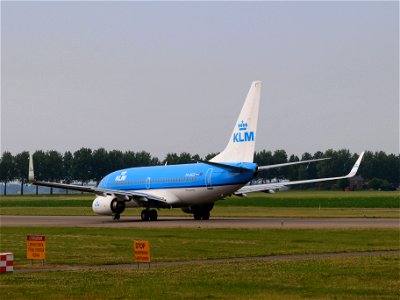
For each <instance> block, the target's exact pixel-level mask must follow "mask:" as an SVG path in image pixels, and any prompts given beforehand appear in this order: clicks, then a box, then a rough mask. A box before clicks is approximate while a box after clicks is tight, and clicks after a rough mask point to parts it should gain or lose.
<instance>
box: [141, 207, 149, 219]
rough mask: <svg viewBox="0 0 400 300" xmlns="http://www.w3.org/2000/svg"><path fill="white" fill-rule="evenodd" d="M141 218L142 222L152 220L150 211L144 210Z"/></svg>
mask: <svg viewBox="0 0 400 300" xmlns="http://www.w3.org/2000/svg"><path fill="white" fill-rule="evenodd" d="M140 217H141V218H142V221H149V220H150V215H149V210H148V209H144V210H142V213H141V214H140Z"/></svg>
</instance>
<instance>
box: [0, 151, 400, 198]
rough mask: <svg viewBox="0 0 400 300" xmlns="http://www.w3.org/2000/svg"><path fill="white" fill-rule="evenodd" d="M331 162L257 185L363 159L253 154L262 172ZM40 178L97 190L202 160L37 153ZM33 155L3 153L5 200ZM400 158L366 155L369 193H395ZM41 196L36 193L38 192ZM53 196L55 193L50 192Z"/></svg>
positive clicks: (332, 170) (263, 175) (322, 173)
mask: <svg viewBox="0 0 400 300" xmlns="http://www.w3.org/2000/svg"><path fill="white" fill-rule="evenodd" d="M216 154H217V153H210V154H208V155H206V156H205V157H204V160H209V159H211V158H212V157H214V156H215V155H216ZM324 157H330V158H331V159H330V160H324V161H321V162H317V163H309V164H299V165H294V166H289V167H283V168H278V169H271V170H268V171H263V172H259V174H258V175H257V178H256V179H255V180H256V181H261V182H270V181H272V180H291V181H293V180H301V179H312V178H321V177H331V176H339V175H344V174H345V173H346V172H348V171H349V170H350V169H351V167H352V166H353V164H354V162H355V160H356V159H357V157H358V154H356V153H350V151H349V150H347V149H341V150H333V149H329V150H326V151H325V152H321V151H317V152H315V153H314V154H311V153H308V152H306V153H304V154H303V155H301V157H298V156H296V155H293V154H292V155H290V156H288V154H287V153H286V151H285V150H276V151H274V152H271V151H266V150H262V151H260V152H256V153H255V154H254V162H255V163H257V164H258V165H260V166H263V165H273V164H280V163H286V162H295V161H299V160H310V159H318V158H324ZM33 160H34V164H35V166H34V168H35V178H36V180H41V181H55V182H63V183H78V182H79V183H80V184H82V185H84V184H86V183H88V182H91V181H94V182H96V183H97V184H98V183H99V181H100V180H101V179H102V178H103V177H104V176H105V175H107V174H108V173H110V172H112V171H115V170H119V169H124V168H130V167H140V166H155V165H165V164H169V165H173V164H183V163H190V162H196V161H201V160H202V158H201V157H200V156H199V155H198V154H195V155H192V154H190V153H187V152H183V153H180V154H177V153H168V154H167V155H166V157H165V158H164V160H160V159H158V158H157V157H153V156H152V155H151V154H150V153H148V152H146V151H139V152H134V151H125V152H122V151H119V150H112V151H107V150H106V149H104V148H100V149H96V150H92V149H89V148H81V149H79V150H77V151H75V152H74V153H72V152H70V151H67V152H65V153H64V154H61V153H60V152H58V151H55V150H51V151H46V152H45V151H41V150H39V151H36V152H34V153H33ZM28 169H29V153H28V152H26V151H24V152H21V153H18V154H16V155H12V154H11V153H10V152H8V151H6V152H3V154H2V156H1V158H0V182H2V183H4V195H6V194H7V183H9V182H13V181H19V182H20V184H21V190H20V194H23V193H24V184H26V183H27V181H28ZM399 170H400V155H395V154H386V153H385V152H383V151H379V152H371V151H367V152H366V153H365V155H364V159H363V161H362V163H361V167H360V169H359V172H358V175H360V176H362V177H363V178H364V180H365V182H366V188H368V189H383V190H394V189H396V188H397V187H398V186H399V182H400V172H399ZM348 185H349V182H348V180H342V181H338V182H333V183H332V182H327V183H319V184H313V185H307V186H299V187H297V188H300V189H301V188H319V189H331V188H335V189H343V188H345V187H347V186H348ZM36 192H37V190H36ZM51 193H52V190H51Z"/></svg>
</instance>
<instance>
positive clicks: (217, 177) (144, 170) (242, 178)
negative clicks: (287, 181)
mask: <svg viewBox="0 0 400 300" xmlns="http://www.w3.org/2000/svg"><path fill="white" fill-rule="evenodd" d="M227 165H230V166H234V167H240V168H242V169H241V171H238V170H232V169H229V168H225V167H220V166H215V165H210V164H206V163H194V164H183V165H170V166H153V167H140V168H129V169H123V170H119V171H115V172H112V173H110V174H108V175H107V176H106V177H104V178H103V179H102V180H101V182H100V184H99V186H98V187H99V188H104V189H113V190H124V191H133V190H155V189H157V190H158V189H179V188H199V187H207V188H212V187H217V186H229V185H245V184H246V183H247V182H249V181H250V180H251V179H252V178H253V177H254V174H255V171H256V169H257V165H256V164H254V163H230V164H227Z"/></svg>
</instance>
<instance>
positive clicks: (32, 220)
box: [0, 216, 400, 229]
mask: <svg viewBox="0 0 400 300" xmlns="http://www.w3.org/2000/svg"><path fill="white" fill-rule="evenodd" d="M399 221H400V219H397V218H395V219H388V218H387V219H383V218H283V219H281V218H212V219H210V220H208V221H195V220H193V219H191V218H178V217H160V218H159V220H158V221H156V222H142V221H141V220H139V218H137V217H131V216H126V217H124V216H122V217H121V220H119V221H112V220H111V217H102V216H0V224H1V227H108V228H121V227H125V228H129V227H131V228H310V229H311V228H343V229H347V228H397V229H399V225H400V222H399Z"/></svg>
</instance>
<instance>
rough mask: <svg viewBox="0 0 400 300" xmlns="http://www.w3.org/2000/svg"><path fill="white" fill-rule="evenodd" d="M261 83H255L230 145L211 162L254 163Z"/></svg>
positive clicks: (252, 85) (244, 105)
mask: <svg viewBox="0 0 400 300" xmlns="http://www.w3.org/2000/svg"><path fill="white" fill-rule="evenodd" d="M260 92H261V81H253V82H252V83H251V86H250V90H249V92H248V94H247V97H246V100H245V102H244V104H243V107H242V110H241V112H240V114H239V118H238V120H237V122H236V123H235V127H234V128H233V132H232V135H231V138H230V140H229V142H228V145H227V146H226V147H225V149H224V151H222V152H221V153H220V154H218V155H217V156H215V157H213V158H212V159H211V160H210V161H211V162H218V163H219V162H253V158H254V148H255V144H256V131H257V121H258V107H259V104H260Z"/></svg>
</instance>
